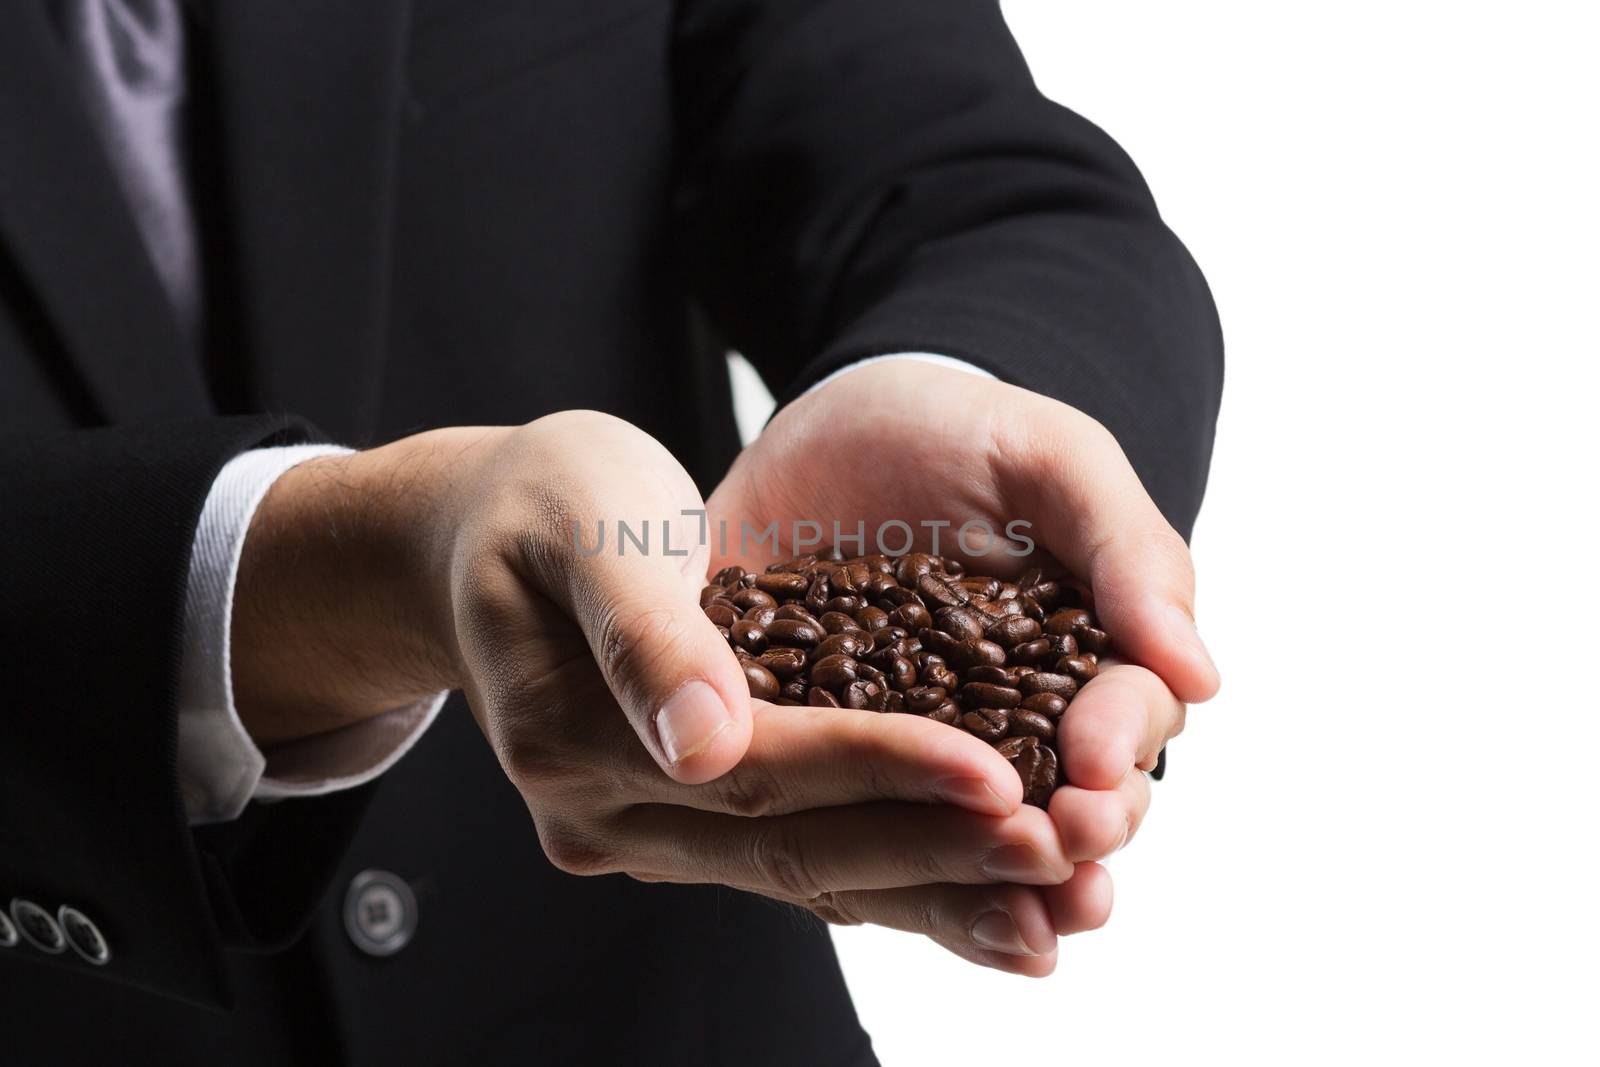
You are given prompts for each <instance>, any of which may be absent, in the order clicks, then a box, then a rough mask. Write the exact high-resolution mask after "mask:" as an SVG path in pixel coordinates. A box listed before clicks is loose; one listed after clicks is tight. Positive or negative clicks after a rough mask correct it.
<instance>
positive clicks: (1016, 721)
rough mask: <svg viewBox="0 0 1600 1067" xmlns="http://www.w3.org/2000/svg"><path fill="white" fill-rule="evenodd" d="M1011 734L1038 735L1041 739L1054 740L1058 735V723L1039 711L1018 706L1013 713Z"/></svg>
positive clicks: (1017, 735)
mask: <svg viewBox="0 0 1600 1067" xmlns="http://www.w3.org/2000/svg"><path fill="white" fill-rule="evenodd" d="M1011 736H1012V737H1037V738H1038V739H1039V740H1041V741H1053V740H1055V736H1056V724H1055V723H1053V722H1051V721H1050V720H1049V719H1048V718H1046V717H1045V716H1043V715H1040V714H1039V713H1038V712H1037V711H1029V710H1028V709H1026V708H1017V709H1016V710H1015V711H1013V712H1012V713H1011Z"/></svg>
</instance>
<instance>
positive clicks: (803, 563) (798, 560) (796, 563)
mask: <svg viewBox="0 0 1600 1067" xmlns="http://www.w3.org/2000/svg"><path fill="white" fill-rule="evenodd" d="M817 558H818V557H817V554H816V553H815V552H807V553H806V554H805V555H803V556H796V557H794V558H793V559H786V560H784V561H783V562H782V563H774V564H773V565H772V566H770V567H768V568H767V573H768V574H777V573H778V572H779V571H794V572H796V573H798V572H800V571H803V570H805V569H806V568H807V567H809V566H811V565H812V564H813V563H815V562H817Z"/></svg>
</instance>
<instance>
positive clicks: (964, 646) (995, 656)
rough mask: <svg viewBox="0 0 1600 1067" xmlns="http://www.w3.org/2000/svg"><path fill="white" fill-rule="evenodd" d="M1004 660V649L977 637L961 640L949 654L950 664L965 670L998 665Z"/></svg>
mask: <svg viewBox="0 0 1600 1067" xmlns="http://www.w3.org/2000/svg"><path fill="white" fill-rule="evenodd" d="M1005 661H1006V650H1005V649H1003V648H1001V647H1000V646H999V645H997V644H995V643H994V642H993V641H985V640H984V639H983V638H981V637H980V638H978V639H976V640H973V641H963V642H961V644H959V645H957V646H956V649H955V651H954V652H952V653H951V654H950V664H951V665H952V666H953V667H955V668H956V669H957V670H967V669H971V668H973V667H983V666H989V667H999V666H1001V665H1003V664H1004V663H1005Z"/></svg>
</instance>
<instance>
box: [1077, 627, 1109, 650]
mask: <svg viewBox="0 0 1600 1067" xmlns="http://www.w3.org/2000/svg"><path fill="white" fill-rule="evenodd" d="M1072 636H1073V637H1076V638H1077V639H1078V647H1079V648H1081V649H1083V650H1084V651H1085V652H1093V653H1095V654H1096V655H1099V654H1100V653H1102V652H1104V651H1105V650H1106V649H1107V647H1109V646H1110V644H1111V637H1110V635H1109V634H1107V633H1106V632H1105V631H1104V630H1101V629H1098V628H1097V627H1094V626H1085V627H1084V628H1083V629H1081V630H1074V631H1073V632H1072Z"/></svg>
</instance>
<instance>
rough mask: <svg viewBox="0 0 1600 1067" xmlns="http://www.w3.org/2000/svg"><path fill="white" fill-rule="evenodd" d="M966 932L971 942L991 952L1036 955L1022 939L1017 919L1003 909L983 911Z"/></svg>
mask: <svg viewBox="0 0 1600 1067" xmlns="http://www.w3.org/2000/svg"><path fill="white" fill-rule="evenodd" d="M967 932H968V934H970V935H971V937H972V943H973V944H975V945H977V946H979V947H980V948H986V949H989V950H990V951H992V952H1004V953H1006V954H1008V955H1011V956H1037V955H1038V953H1037V952H1035V951H1033V949H1031V948H1029V947H1028V943H1027V942H1026V941H1024V940H1022V931H1021V930H1018V929H1017V921H1016V920H1015V919H1013V918H1012V917H1011V916H1010V915H1008V914H1006V913H1005V912H1003V911H986V912H984V913H983V914H982V915H980V916H978V920H977V922H975V923H973V924H972V928H971V929H970V930H968V931H967Z"/></svg>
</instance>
